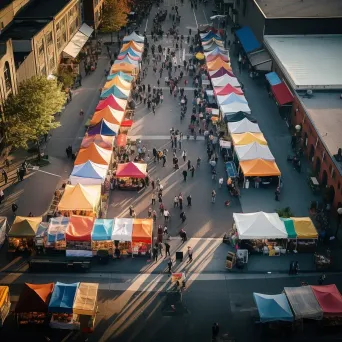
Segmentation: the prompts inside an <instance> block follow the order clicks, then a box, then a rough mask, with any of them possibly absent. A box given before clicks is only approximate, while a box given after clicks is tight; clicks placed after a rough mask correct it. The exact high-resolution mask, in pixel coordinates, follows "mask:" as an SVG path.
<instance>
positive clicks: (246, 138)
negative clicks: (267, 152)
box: [232, 132, 267, 146]
mask: <svg viewBox="0 0 342 342" xmlns="http://www.w3.org/2000/svg"><path fill="white" fill-rule="evenodd" d="M232 140H233V144H234V145H235V146H236V145H248V144H252V143H254V142H256V143H258V144H260V145H267V141H266V139H265V137H264V135H263V134H262V133H251V132H247V133H241V134H232Z"/></svg>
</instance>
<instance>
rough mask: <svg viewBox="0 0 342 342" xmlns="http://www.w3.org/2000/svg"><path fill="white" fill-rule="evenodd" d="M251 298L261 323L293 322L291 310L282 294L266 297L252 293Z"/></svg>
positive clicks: (265, 295)
mask: <svg viewBox="0 0 342 342" xmlns="http://www.w3.org/2000/svg"><path fill="white" fill-rule="evenodd" d="M253 297H254V301H255V304H256V306H257V309H258V312H259V317H260V322H261V323H268V322H279V321H285V322H293V321H294V317H293V314H292V311H291V308H290V306H289V303H288V301H287V299H286V296H285V295H284V294H283V293H281V294H276V295H267V294H262V293H256V292H254V293H253Z"/></svg>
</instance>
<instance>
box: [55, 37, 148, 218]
mask: <svg viewBox="0 0 342 342" xmlns="http://www.w3.org/2000/svg"><path fill="white" fill-rule="evenodd" d="M143 50H144V37H142V36H139V35H137V34H136V33H135V32H133V33H132V34H130V35H129V36H126V37H125V38H124V44H123V46H122V48H121V50H120V53H119V55H118V58H117V60H116V61H115V62H114V64H113V65H112V68H111V71H110V74H109V75H108V78H107V82H106V83H105V85H104V87H103V89H102V92H101V100H100V101H99V103H98V105H97V106H96V110H95V113H94V114H93V116H92V118H91V119H90V120H89V122H88V124H89V127H88V130H87V132H86V135H85V137H84V139H83V140H82V143H81V148H80V150H79V152H78V153H77V156H76V159H75V162H74V168H73V170H72V172H71V175H70V179H69V180H70V183H71V184H68V185H67V186H66V188H65V190H64V193H63V195H62V198H61V201H60V203H59V205H58V210H59V211H60V212H61V213H62V214H66V213H68V212H70V211H73V212H74V213H75V211H80V212H86V214H87V215H93V216H97V215H96V213H97V212H98V207H99V205H100V199H101V191H102V188H101V187H102V186H103V185H104V183H105V182H106V180H108V171H109V169H110V166H111V163H112V161H113V147H114V146H117V147H125V146H126V143H127V135H126V134H124V133H121V134H120V131H121V130H125V129H127V128H129V127H131V126H132V124H133V121H132V120H129V119H126V118H125V117H126V114H127V113H126V112H127V111H128V102H129V101H130V94H131V90H132V87H133V83H134V81H135V79H136V77H137V75H138V73H139V70H140V65H141V59H142V53H143ZM146 168H147V166H144V165H138V164H135V163H126V164H120V165H119V169H118V170H117V173H116V176H117V177H127V176H128V177H136V178H145V177H146V175H147V172H146Z"/></svg>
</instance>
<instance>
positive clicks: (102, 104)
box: [96, 95, 127, 111]
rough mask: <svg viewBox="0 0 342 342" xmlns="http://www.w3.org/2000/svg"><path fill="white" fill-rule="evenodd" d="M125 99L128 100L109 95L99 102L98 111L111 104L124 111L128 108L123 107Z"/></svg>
mask: <svg viewBox="0 0 342 342" xmlns="http://www.w3.org/2000/svg"><path fill="white" fill-rule="evenodd" d="M123 101H124V102H127V101H126V100H121V99H117V98H116V97H115V96H114V95H109V96H108V97H107V98H106V99H105V100H102V101H100V102H99V104H98V105H97V107H96V111H98V110H102V109H104V108H106V107H107V106H110V107H112V108H113V109H115V110H119V111H124V110H125V109H126V108H123V107H122V103H123Z"/></svg>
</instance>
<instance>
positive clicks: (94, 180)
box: [69, 150, 108, 185]
mask: <svg viewBox="0 0 342 342" xmlns="http://www.w3.org/2000/svg"><path fill="white" fill-rule="evenodd" d="M107 151H108V150H107ZM107 171H108V165H101V164H96V163H93V162H92V161H90V160H88V161H87V162H85V163H83V164H79V165H75V166H74V168H73V170H72V172H71V175H70V178H69V181H70V183H71V184H72V185H76V184H82V185H94V184H103V183H104V181H105V179H106V176H107Z"/></svg>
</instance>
